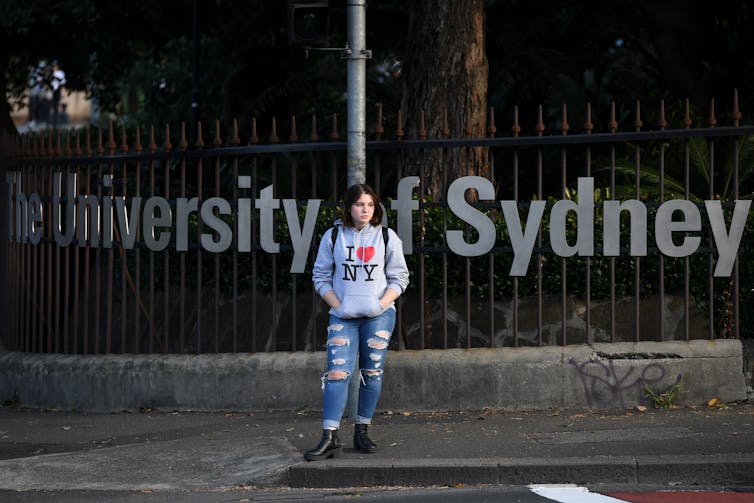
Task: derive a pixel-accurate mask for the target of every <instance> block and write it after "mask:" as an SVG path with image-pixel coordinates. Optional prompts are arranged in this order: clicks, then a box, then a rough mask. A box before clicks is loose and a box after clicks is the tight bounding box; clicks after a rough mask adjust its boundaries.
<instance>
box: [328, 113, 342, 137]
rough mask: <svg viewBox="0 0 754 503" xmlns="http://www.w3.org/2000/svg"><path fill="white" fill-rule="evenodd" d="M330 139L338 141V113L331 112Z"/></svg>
mask: <svg viewBox="0 0 754 503" xmlns="http://www.w3.org/2000/svg"><path fill="white" fill-rule="evenodd" d="M330 139H331V140H332V141H338V140H339V139H340V136H338V114H332V133H330Z"/></svg>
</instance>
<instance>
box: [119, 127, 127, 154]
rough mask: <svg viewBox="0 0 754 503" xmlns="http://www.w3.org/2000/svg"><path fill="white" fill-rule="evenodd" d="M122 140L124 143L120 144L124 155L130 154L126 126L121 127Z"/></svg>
mask: <svg viewBox="0 0 754 503" xmlns="http://www.w3.org/2000/svg"><path fill="white" fill-rule="evenodd" d="M120 130H121V140H122V143H121V144H120V149H121V150H122V151H123V153H124V154H125V153H127V152H128V141H127V140H126V126H125V124H124V125H123V126H121V129H120Z"/></svg>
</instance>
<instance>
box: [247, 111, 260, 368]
mask: <svg viewBox="0 0 754 503" xmlns="http://www.w3.org/2000/svg"><path fill="white" fill-rule="evenodd" d="M258 143H259V138H258V137H257V120H256V119H252V121H251V139H250V140H249V144H250V145H257V144H258ZM251 180H252V183H251V186H252V187H257V186H258V184H259V179H258V178H257V157H256V156H254V157H253V158H252V160H251ZM255 190H256V189H255ZM251 206H252V207H251V213H252V215H254V217H253V218H252V219H251V321H252V325H251V330H249V337H251V351H252V353H255V352H256V350H257V337H256V333H257V322H258V319H257V252H258V247H257V217H256V198H254V197H252V198H251Z"/></svg>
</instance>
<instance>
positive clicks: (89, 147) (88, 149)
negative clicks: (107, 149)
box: [85, 128, 94, 156]
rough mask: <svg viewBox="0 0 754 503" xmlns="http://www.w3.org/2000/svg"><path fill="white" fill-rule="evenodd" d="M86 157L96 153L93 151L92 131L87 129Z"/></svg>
mask: <svg viewBox="0 0 754 503" xmlns="http://www.w3.org/2000/svg"><path fill="white" fill-rule="evenodd" d="M85 149H86V155H89V156H91V155H92V154H93V153H94V152H93V151H92V135H91V129H90V128H86V147H85Z"/></svg>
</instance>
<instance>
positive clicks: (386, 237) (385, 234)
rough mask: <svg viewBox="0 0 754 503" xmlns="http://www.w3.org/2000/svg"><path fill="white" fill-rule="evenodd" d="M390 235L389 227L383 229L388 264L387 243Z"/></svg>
mask: <svg viewBox="0 0 754 503" xmlns="http://www.w3.org/2000/svg"><path fill="white" fill-rule="evenodd" d="M389 237H390V235H389V234H388V232H387V227H383V228H382V240H383V241H384V242H385V261H386V262H387V241H388V239H389Z"/></svg>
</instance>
